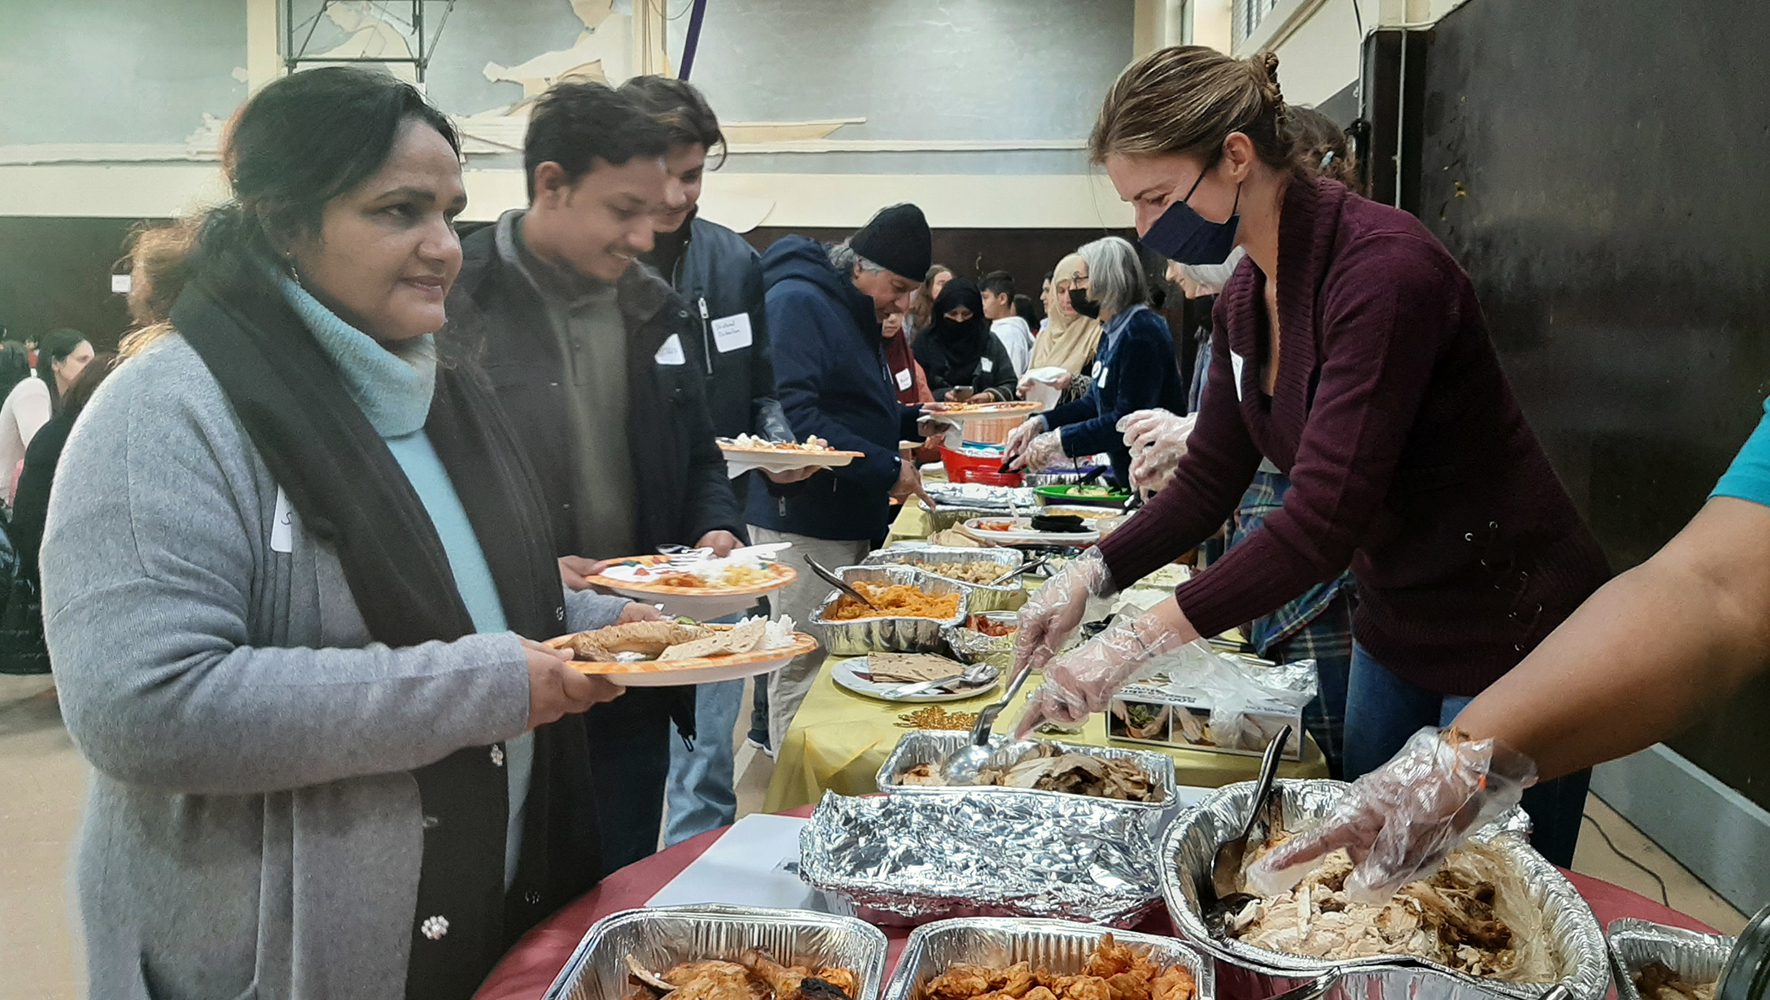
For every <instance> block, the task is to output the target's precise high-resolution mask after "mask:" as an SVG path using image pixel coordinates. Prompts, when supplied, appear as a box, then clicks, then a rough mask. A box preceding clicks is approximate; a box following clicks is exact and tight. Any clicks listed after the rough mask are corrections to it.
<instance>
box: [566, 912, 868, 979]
mask: <svg viewBox="0 0 1770 1000" xmlns="http://www.w3.org/2000/svg"><path fill="white" fill-rule="evenodd" d="M751 948H756V949H759V950H761V951H764V952H766V953H767V954H768V956H769V957H770V958H773V959H774V960H775V961H778V962H781V963H783V964H785V965H809V966H813V967H816V966H821V965H829V966H836V967H839V968H845V969H849V970H851V971H853V972H854V974H855V976H856V978H858V980H859V981H860V991H859V993H858V994H856V996H855V997H854V1000H878V996H879V993H880V991H881V990H883V989H884V987H885V950H886V941H885V935H884V934H882V933H880V931H879V929H878V928H876V927H868V926H867V925H866V924H863V923H861V922H860V921H858V920H855V919H853V918H852V917H838V916H832V915H831V914H828V913H813V912H811V911H808V910H771V909H763V908H760V907H747V906H711V905H710V906H664V907H648V908H646V909H640V910H624V911H622V912H620V913H614V914H610V915H609V916H607V917H604V918H603V919H602V920H600V921H598V922H597V923H596V925H595V926H593V927H591V928H590V930H589V932H588V933H587V934H585V935H584V939H583V940H582V941H580V942H578V947H577V948H576V949H575V950H574V951H573V952H572V956H571V958H570V959H568V960H567V961H566V963H565V968H563V969H561V970H560V972H559V975H558V977H556V978H555V979H554V980H553V985H552V987H550V988H549V989H548V990H547V996H546V1000H621V998H622V997H625V996H626V995H627V993H628V989H629V988H628V986H627V967H626V964H625V963H626V957H627V956H628V955H632V956H633V957H634V958H636V959H638V960H639V964H640V965H642V966H644V967H645V968H647V969H650V970H652V971H654V972H662V971H664V970H665V969H667V968H669V967H670V966H672V965H675V964H676V963H678V962H691V961H702V960H709V959H718V960H724V961H733V962H735V961H737V959H738V956H740V955H742V954H743V953H744V952H745V951H747V950H749V949H751Z"/></svg>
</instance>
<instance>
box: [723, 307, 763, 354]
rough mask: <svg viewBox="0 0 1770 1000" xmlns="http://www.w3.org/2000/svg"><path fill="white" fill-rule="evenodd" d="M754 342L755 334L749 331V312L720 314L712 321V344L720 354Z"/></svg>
mask: <svg viewBox="0 0 1770 1000" xmlns="http://www.w3.org/2000/svg"><path fill="white" fill-rule="evenodd" d="M755 342H756V335H755V334H754V333H752V332H750V314H749V313H738V314H737V315H735V316H721V317H719V318H718V319H716V320H714V321H713V344H714V346H716V347H718V348H719V353H720V354H726V353H729V352H731V351H736V350H740V349H742V348H745V347H749V346H750V345H751V344H754V343H755Z"/></svg>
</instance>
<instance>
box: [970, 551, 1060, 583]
mask: <svg viewBox="0 0 1770 1000" xmlns="http://www.w3.org/2000/svg"><path fill="white" fill-rule="evenodd" d="M1050 561H1051V557H1050V556H1049V555H1042V556H1040V557H1038V558H1037V559H1029V560H1027V561H1026V562H1023V563H1021V564H1020V568H1019V569H1011V570H1009V571H1008V572H1006V573H1003V574H1002V575H1001V576H998V577H996V578H995V579H994V580H991V581H990V582H988V583H986V584H984V586H986V587H1000V586H1001V585H1002V584H1004V583H1007V582H1008V581H1009V580H1013V579H1017V578H1019V577H1022V576H1025V575H1026V574H1028V573H1031V572H1032V571H1033V570H1035V569H1038V568H1039V567H1040V566H1043V565H1045V564H1046V563H1048V562H1050Z"/></svg>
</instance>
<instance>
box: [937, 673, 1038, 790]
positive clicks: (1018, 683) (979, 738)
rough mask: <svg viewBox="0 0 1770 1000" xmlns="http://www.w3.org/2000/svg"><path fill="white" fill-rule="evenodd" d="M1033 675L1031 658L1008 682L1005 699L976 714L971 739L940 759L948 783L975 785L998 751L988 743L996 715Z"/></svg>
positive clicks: (942, 775) (944, 777) (1000, 712)
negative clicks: (979, 774)
mask: <svg viewBox="0 0 1770 1000" xmlns="http://www.w3.org/2000/svg"><path fill="white" fill-rule="evenodd" d="M1031 675H1032V661H1031V660H1027V661H1026V662H1025V663H1023V664H1021V665H1020V669H1019V670H1016V671H1015V672H1014V679H1013V680H1011V681H1009V682H1008V693H1007V694H1005V695H1003V696H1002V700H1001V701H998V702H996V703H995V704H993V705H990V706H987V707H986V708H984V710H983V711H982V712H979V713H978V715H977V725H975V726H973V727H972V729H971V742H970V743H969V744H967V745H965V746H963V747H961V748H959V750H958V751H956V752H955V753H953V754H952V755H951V756H950V757H948V758H947V759H945V760H943V761H941V762H940V776H941V778H942V779H943V782H944V783H945V784H948V785H975V784H977V775H978V772H980V771H982V770H983V768H984V766H985V765H986V764H988V763H989V762H990V758H991V757H994V756H995V755H996V751H995V750H994V749H992V748H991V747H990V745H989V736H990V730H991V729H993V728H994V727H995V724H996V716H998V715H1001V714H1002V709H1004V708H1007V707H1008V703H1009V702H1011V701H1013V700H1014V697H1015V696H1016V695H1018V694H1019V693H1020V689H1021V688H1023V687H1025V686H1026V679H1027V678H1028V677H1030V676H1031Z"/></svg>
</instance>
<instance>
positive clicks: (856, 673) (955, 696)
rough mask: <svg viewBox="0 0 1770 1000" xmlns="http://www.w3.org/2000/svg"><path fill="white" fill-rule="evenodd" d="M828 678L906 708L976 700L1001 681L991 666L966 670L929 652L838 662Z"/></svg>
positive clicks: (999, 673) (955, 662)
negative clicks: (900, 704)
mask: <svg viewBox="0 0 1770 1000" xmlns="http://www.w3.org/2000/svg"><path fill="white" fill-rule="evenodd" d="M830 676H831V678H832V679H833V680H835V682H836V686H838V687H842V688H846V689H848V690H850V691H853V692H854V693H855V694H858V695H862V696H864V697H867V698H876V699H878V700H879V701H895V702H901V703H903V704H908V705H923V704H932V703H935V702H946V701H964V700H965V699H967V698H976V697H978V696H979V695H983V694H987V693H989V692H991V691H994V690H995V689H996V685H997V684H998V683H1000V682H1001V679H1002V674H1001V671H999V670H997V669H996V668H994V667H989V666H980V667H973V668H967V667H966V666H965V664H963V663H960V662H959V661H958V660H954V659H950V658H948V657H945V656H936V655H934V654H932V653H868V654H867V655H866V656H862V657H858V658H856V659H852V660H842V661H840V662H838V663H837V664H836V665H835V668H834V669H833V670H832V671H831V673H830ZM929 685H932V686H929Z"/></svg>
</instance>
